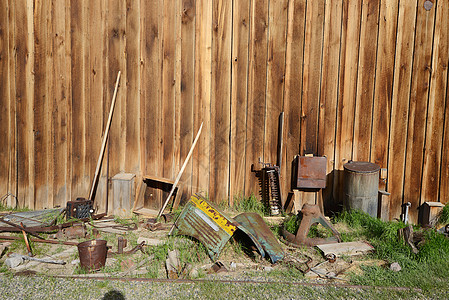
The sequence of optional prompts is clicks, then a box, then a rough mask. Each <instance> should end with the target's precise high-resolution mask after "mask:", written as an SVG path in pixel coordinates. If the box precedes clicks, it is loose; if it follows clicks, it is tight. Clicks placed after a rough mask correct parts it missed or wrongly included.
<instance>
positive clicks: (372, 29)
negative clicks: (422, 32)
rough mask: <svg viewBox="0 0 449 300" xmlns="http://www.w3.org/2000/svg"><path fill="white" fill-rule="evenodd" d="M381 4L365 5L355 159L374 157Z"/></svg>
mask: <svg viewBox="0 0 449 300" xmlns="http://www.w3.org/2000/svg"><path fill="white" fill-rule="evenodd" d="M379 4H380V0H373V1H364V2H363V6H362V19H361V25H360V26H361V28H360V51H359V68H358V75H357V95H356V108H355V115H356V117H355V118H354V144H353V160H354V161H369V159H370V152H371V151H370V144H371V131H372V122H373V119H372V112H373V98H374V82H375V75H376V55H377V34H376V33H377V32H378V27H377V23H378V21H379ZM361 116H363V117H361Z"/></svg>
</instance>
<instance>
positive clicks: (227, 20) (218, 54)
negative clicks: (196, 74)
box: [209, 0, 232, 203]
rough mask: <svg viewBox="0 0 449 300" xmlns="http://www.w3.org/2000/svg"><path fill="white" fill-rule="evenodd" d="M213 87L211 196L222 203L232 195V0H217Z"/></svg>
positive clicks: (215, 8)
mask: <svg viewBox="0 0 449 300" xmlns="http://www.w3.org/2000/svg"><path fill="white" fill-rule="evenodd" d="M212 9H213V13H212V20H213V21H212V23H213V32H212V87H211V116H210V119H211V135H210V148H211V152H210V183H209V196H210V199H211V200H213V201H214V202H217V203H220V202H223V201H226V203H228V198H229V194H228V192H229V146H230V145H229V134H230V130H231V125H230V121H231V119H230V110H231V89H230V86H231V38H232V36H231V30H232V2H231V1H227V0H218V1H214V2H213V8H212Z"/></svg>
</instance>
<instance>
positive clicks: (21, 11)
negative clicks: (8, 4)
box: [13, 0, 34, 209]
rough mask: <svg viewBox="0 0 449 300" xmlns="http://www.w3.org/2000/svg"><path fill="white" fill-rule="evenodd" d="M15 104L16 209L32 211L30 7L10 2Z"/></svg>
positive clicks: (32, 43) (32, 40) (31, 33)
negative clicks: (13, 21) (17, 204)
mask: <svg viewBox="0 0 449 300" xmlns="http://www.w3.org/2000/svg"><path fill="white" fill-rule="evenodd" d="M13 5H14V14H15V15H14V19H15V24H14V27H15V32H14V37H15V39H14V47H15V49H16V55H15V58H16V60H15V82H16V89H15V95H14V96H15V101H16V102H17V110H16V113H17V137H18V138H17V151H18V160H17V172H18V174H17V178H18V182H17V183H18V195H17V198H18V200H19V205H20V206H21V207H24V206H26V207H28V208H31V209H32V208H34V170H33V165H34V151H33V148H34V145H33V144H34V138H33V128H32V125H33V92H34V91H33V81H34V80H33V77H34V76H33V74H32V72H31V71H32V69H33V67H34V63H33V61H34V57H33V51H34V39H33V19H32V9H33V7H32V3H27V1H25V0H19V1H15V2H14V4H13Z"/></svg>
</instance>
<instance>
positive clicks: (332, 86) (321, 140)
mask: <svg viewBox="0 0 449 300" xmlns="http://www.w3.org/2000/svg"><path fill="white" fill-rule="evenodd" d="M342 6H343V3H342V1H332V2H331V3H328V4H327V5H326V11H325V17H324V20H325V25H324V38H323V39H324V40H323V62H322V64H323V67H322V68H323V69H322V72H321V99H320V116H319V126H318V155H319V156H322V155H326V156H327V173H328V175H327V179H326V180H327V182H326V189H325V190H324V191H323V201H324V206H325V208H326V210H328V209H331V208H332V206H333V201H332V200H333V199H332V183H333V181H334V172H333V170H334V147H335V126H336V118H337V99H338V74H339V68H340V65H339V61H340V39H341V24H342V20H341V17H342Z"/></svg>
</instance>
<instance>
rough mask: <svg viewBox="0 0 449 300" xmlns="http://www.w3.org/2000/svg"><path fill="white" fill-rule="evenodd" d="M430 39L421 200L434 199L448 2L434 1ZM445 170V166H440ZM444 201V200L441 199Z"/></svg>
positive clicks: (448, 53) (447, 54)
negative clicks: (429, 69)
mask: <svg viewBox="0 0 449 300" xmlns="http://www.w3.org/2000/svg"><path fill="white" fill-rule="evenodd" d="M436 14H437V15H436V19H435V33H434V34H435V36H434V40H433V55H432V66H431V68H432V75H431V79H430V95H429V104H428V111H427V126H426V141H425V152H424V167H423V182H422V191H421V203H424V202H436V201H438V191H439V187H440V179H439V176H440V175H441V172H440V167H441V162H442V160H441V157H442V153H441V150H442V145H443V144H442V143H443V133H444V132H443V129H444V122H445V120H444V107H447V106H448V103H447V97H448V96H447V90H448V88H447V86H448V84H447V83H448V63H449V19H448V17H447V16H448V14H449V5H448V3H446V2H444V1H441V2H438V3H437V8H436ZM444 171H445V172H447V170H444ZM445 201H447V200H445Z"/></svg>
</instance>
